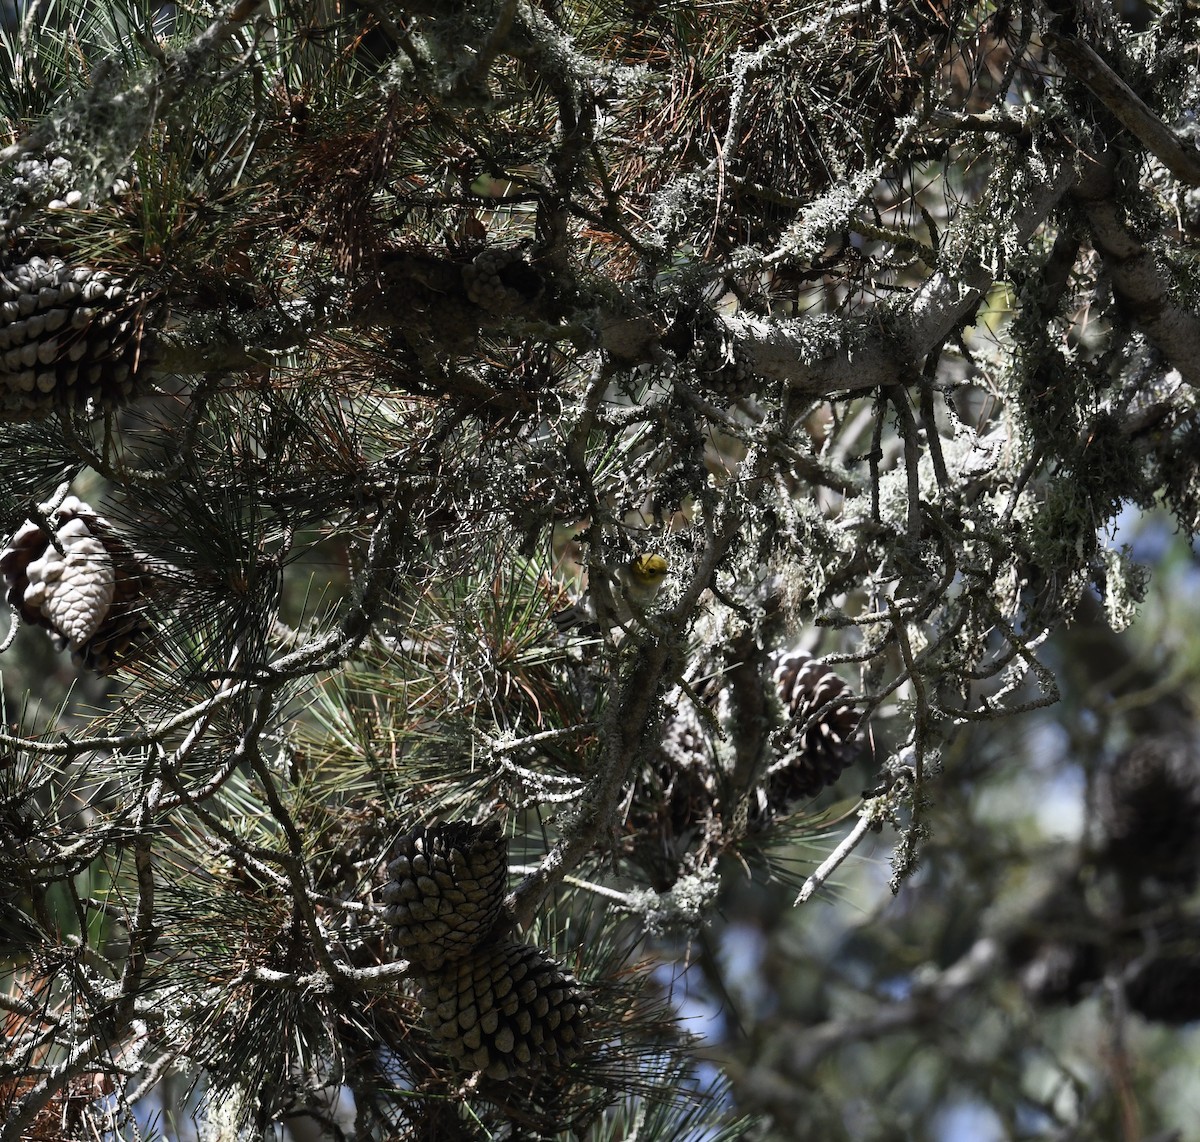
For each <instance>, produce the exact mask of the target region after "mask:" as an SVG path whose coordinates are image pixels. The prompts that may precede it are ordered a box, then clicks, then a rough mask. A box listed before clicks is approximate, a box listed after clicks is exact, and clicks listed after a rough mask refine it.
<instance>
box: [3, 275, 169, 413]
mask: <svg viewBox="0 0 1200 1142" xmlns="http://www.w3.org/2000/svg"><path fill="white" fill-rule="evenodd" d="M144 308H145V306H144V299H143V298H140V297H138V296H137V295H136V294H134V293H133V292H131V291H130V290H129V288H128V287H127V286H126V285H124V284H122V283H121V282H120V281H119V280H118V279H117V278H116V277H115V276H114V275H113V274H110V273H108V272H107V271H105V270H93V269H89V268H87V267H86V266H68V265H67V264H66V263H65V262H64V261H62V259H61V258H51V259H50V260H49V261H47V260H45V259H44V258H39V257H30V258H28V259H26V260H25V261H21V262H16V263H6V262H5V261H4V260H3V259H2V258H0V419H2V420H10V421H11V420H28V419H30V418H33V417H39V416H45V415H47V414H48V413H49V412H50V411H52V410H53V409H55V408H80V407H83V406H85V405H86V404H87V403H88V402H89V401H92V402H95V403H97V404H99V405H102V406H112V405H117V404H122V403H124V402H126V401H128V400H129V399H130V398H131V397H132V396H134V395H135V392H136V383H137V380H138V373H139V370H141V369H142V368H143V367H144V366H145V364H146V360H145V354H144V353H143V348H142V320H143V316H144V314H143V311H144Z"/></svg>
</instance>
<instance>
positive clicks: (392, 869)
mask: <svg viewBox="0 0 1200 1142" xmlns="http://www.w3.org/2000/svg"><path fill="white" fill-rule="evenodd" d="M387 867H388V883H387V884H386V885H385V886H384V889H383V902H384V904H385V905H386V906H387V907H386V908H385V909H384V919H385V920H386V921H387V923H388V924H390V925H391V928H392V932H391V935H392V942H393V943H394V944H395V945H396V947H397V948H398V949H399V950H400V952H401V953H402V954H403V955H405V956H406V957H407V958H408V959H410V960H411V961H412V962H413V963H414V964H415V965H417V966H418V967H419V968H421V969H423V970H426V971H431V970H436V969H439V968H441V967H442V966H443V965H444V964H446V963H450V962H453V961H455V960H459V959H462V958H463V957H464V956H466V955H468V954H469V953H470V952H471V951H472V950H473V949H474V948H475V947H476V946H477V945H478V944H479V943H480V942H481V941H482V940H483V938H484V937H485V936H487V934H488V933H489V932H490V931H491V930H492V928H494V927H495V925H496V920H497V919H498V918H499V916H500V910H501V908H502V907H503V904H504V889H505V884H506V882H507V877H508V841H507V839H506V838H505V836H504V834H503V832H502V831H501V828H500V824H499V822H498V821H489V822H488V823H487V824H486V825H472V824H468V823H466V822H458V823H454V824H448V825H434V826H431V827H429V828H426V827H425V826H424V825H418V826H417V827H416V828H415V829H412V830H411V831H409V832H407V833H405V834H404V835H403V836H401V837H399V838H398V839H397V841H396V844H395V848H394V850H393V856H392V858H391V860H389V862H388V866H387Z"/></svg>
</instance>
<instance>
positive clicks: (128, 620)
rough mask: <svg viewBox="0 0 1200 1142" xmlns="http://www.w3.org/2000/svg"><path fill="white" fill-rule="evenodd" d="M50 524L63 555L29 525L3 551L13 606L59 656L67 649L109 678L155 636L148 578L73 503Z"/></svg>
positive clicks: (0, 561) (92, 516) (109, 531)
mask: <svg viewBox="0 0 1200 1142" xmlns="http://www.w3.org/2000/svg"><path fill="white" fill-rule="evenodd" d="M49 522H50V524H51V526H52V527H53V528H54V535H55V538H56V539H57V541H58V547H56V546H55V545H54V544H53V543H51V541H50V536H49V535H47V534H46V532H45V531H43V530H42V527H41V526H40V525H39V524H36V523H34V522H32V521H27V522H26V523H24V524H22V525H21V527H20V528H18V529H17V532H16V534H15V535H13V537H12V539H11V540H9V542H8V544H7V545H6V546H5V547H4V549H3V550H2V551H0V575H2V576H3V578H4V582H5V585H6V586H7V588H8V591H7V598H8V601H9V602H10V603H12V604H13V605H14V606H15V607H16V608H17V610H18V612H19V613H20V615H21V618H22V619H24V620H25V622H27V623H32V624H33V625H35V626H40V627H43V628H44V629H46V630H48V631H49V632H50V633H51V634H52V635H54V636H55V641H56V642H57V644H58V646H59V649H60V650H61V649H63V648H65V647H70V648H71V652H72V654H73V655H74V656H75V658H76V659H77V661H79V662H81V663H82V664H83V665H84V666H86V667H87V668H88V669H90V670H94V671H96V672H97V673H100V674H107V673H109V672H111V671H113V670H115V669H116V668H117V667H118V666H120V665H121V664H122V663H123V662H127V661H129V660H130V659H131V658H132V657H134V656H135V655H136V653H137V651H138V649H139V648H140V647H141V646H142V645H143V644H144V643H145V641H146V639H147V637H148V636H149V634H150V632H151V629H152V628H151V626H150V623H149V622H148V620H147V619H146V617H145V613H144V612H145V599H146V595H147V592H148V586H149V576H148V575H147V573H146V570H145V568H144V567H143V566H142V565H141V563H140V562H139V561H138V559H137V557H136V556H135V555H134V553H133V551H132V550H131V549H130V548H129V547H128V546H127V545H126V544H125V543H124V542H123V541H122V540H121V539H120V537H119V536H118V535H117V534H116V532H115V530H114V529H113V526H112V524H110V523H109V522H108V520H106V519H104V518H103V517H102V516H100V515H97V513H96V512H95V511H93V510H92V508H91V507H89V506H88V505H87V504H85V503H84V502H83V501H82V500H80V499H78V498H77V497H76V496H68V497H67V498H66V499H65V500H64V501H63V502H62V504H61V505H60V506H59V507H58V509H57V510H56V511H55V512H54V513H53V514H52V515H51V517H50V521H49ZM59 547H61V548H62V550H61V551H60V550H59V549H58V548H59Z"/></svg>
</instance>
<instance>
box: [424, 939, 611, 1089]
mask: <svg viewBox="0 0 1200 1142" xmlns="http://www.w3.org/2000/svg"><path fill="white" fill-rule="evenodd" d="M420 998H421V1004H422V1006H423V1007H424V1009H425V1010H424V1017H425V1022H426V1023H427V1024H428V1026H429V1027H430V1028H431V1029H432V1031H433V1033H434V1035H435V1037H436V1038H437V1040H438V1042H439V1044H440V1046H441V1047H442V1049H443V1050H444V1051H445V1052H446V1053H447V1054H448V1055H450V1056H451V1057H452V1058H453V1059H455V1060H457V1061H458V1062H459V1063H460V1064H461V1065H462V1066H463V1067H467V1068H470V1069H471V1070H473V1071H482V1072H483V1073H484V1074H485V1075H487V1076H488V1078H493V1079H508V1078H513V1077H514V1076H517V1075H520V1074H524V1073H525V1072H528V1071H533V1070H538V1069H540V1068H541V1067H543V1066H546V1065H554V1064H557V1063H564V1062H569V1061H570V1060H571V1059H573V1058H576V1057H577V1056H578V1055H579V1054H580V1053H581V1052H582V1050H583V1047H584V1041H585V1028H586V1021H587V1016H588V1012H589V1010H590V1004H589V1001H588V998H587V996H586V995H585V994H584V992H583V991H582V990H581V988H580V987H579V984H578V982H577V981H576V979H575V977H574V976H572V975H571V974H570V973H568V972H565V971H563V969H562V968H561V967H559V965H558V964H557V963H556V962H555V961H554V960H553V959H551V958H550V957H549V956H548V955H547V954H546V953H545V952H543V951H542V950H541V949H540V948H536V947H533V946H532V945H529V944H520V943H517V942H515V941H511V940H502V941H500V942H498V943H493V944H489V945H487V946H485V947H483V948H481V949H479V950H478V951H477V952H476V953H475V954H474V955H472V956H469V957H468V958H467V959H465V960H460V961H459V962H458V963H456V964H452V965H449V966H448V967H447V968H446V969H445V970H444V971H442V972H439V973H438V974H436V975H433V976H431V977H430V978H429V979H428V980H427V981H426V983H425V985H424V987H423V988H422V989H421V996H420Z"/></svg>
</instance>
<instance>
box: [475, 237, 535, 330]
mask: <svg viewBox="0 0 1200 1142" xmlns="http://www.w3.org/2000/svg"><path fill="white" fill-rule="evenodd" d="M462 279H463V286H464V288H465V289H466V291H467V297H468V298H469V299H470V300H471V301H472V302H473V303H474V304H475V305H477V306H479V308H480V309H483V310H486V311H487V312H488V313H494V314H497V315H501V316H503V315H506V314H510V313H515V312H516V311H517V310H519V309H521V308H522V307H523V306H525V305H527V304H529V303H530V302H532V301H534V300H536V299H537V297H538V296H539V295H540V294H541V292H542V288H543V285H542V279H541V276H540V275H539V274H538V272H537V270H535V269H534V268H533V267H532V266H530V265H528V264H527V263H526V262H525V261H523V260H522V258H521V252H520V251H519V250H515V249H489V250H484V251H483V252H482V253H480V254H479V255H478V256H476V258H475V259H474V261H472V262H469V263H467V265H465V266H463V269H462Z"/></svg>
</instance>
